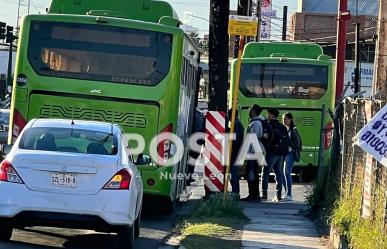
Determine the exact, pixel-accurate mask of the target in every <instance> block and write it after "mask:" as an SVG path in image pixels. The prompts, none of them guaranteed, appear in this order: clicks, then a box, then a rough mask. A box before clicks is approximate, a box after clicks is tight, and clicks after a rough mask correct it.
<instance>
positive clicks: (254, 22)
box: [228, 15, 258, 36]
mask: <svg viewBox="0 0 387 249" xmlns="http://www.w3.org/2000/svg"><path fill="white" fill-rule="evenodd" d="M257 28H258V17H252V16H237V15H230V19H229V22H228V33H229V35H240V36H257Z"/></svg>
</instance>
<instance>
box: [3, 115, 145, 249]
mask: <svg viewBox="0 0 387 249" xmlns="http://www.w3.org/2000/svg"><path fill="white" fill-rule="evenodd" d="M147 159H148V158H146V159H144V160H145V161H147ZM144 160H142V161H144ZM144 163H147V162H144ZM142 197H143V187H142V181H141V178H140V174H139V172H138V170H137V168H136V166H135V164H134V162H133V158H132V156H131V154H130V149H129V147H128V141H127V140H126V138H125V136H124V133H123V131H122V130H121V128H120V127H119V126H118V125H112V124H108V123H102V122H88V121H78V120H58V119H34V120H31V121H30V122H29V123H28V124H27V126H26V127H25V128H24V130H23V131H22V133H21V134H20V136H19V137H18V139H17V140H16V142H15V144H14V145H13V146H12V149H11V150H10V152H9V154H8V155H7V156H6V158H5V160H4V161H2V162H1V166H0V240H9V239H10V238H11V235H12V230H13V228H20V227H21V228H23V227H31V226H53V227H67V228H79V229H92V230H96V231H102V232H114V233H117V235H118V240H117V241H118V245H119V247H121V248H132V247H133V244H134V238H135V237H136V236H139V231H140V214H141V207H142Z"/></svg>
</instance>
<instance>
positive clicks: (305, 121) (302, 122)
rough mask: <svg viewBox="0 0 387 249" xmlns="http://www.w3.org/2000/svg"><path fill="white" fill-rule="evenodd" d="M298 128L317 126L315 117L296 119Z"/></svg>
mask: <svg viewBox="0 0 387 249" xmlns="http://www.w3.org/2000/svg"><path fill="white" fill-rule="evenodd" d="M296 125H297V126H316V118H315V117H296Z"/></svg>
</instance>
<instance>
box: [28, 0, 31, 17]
mask: <svg viewBox="0 0 387 249" xmlns="http://www.w3.org/2000/svg"><path fill="white" fill-rule="evenodd" d="M30 9H31V0H28V11H27V13H28V14H30Z"/></svg>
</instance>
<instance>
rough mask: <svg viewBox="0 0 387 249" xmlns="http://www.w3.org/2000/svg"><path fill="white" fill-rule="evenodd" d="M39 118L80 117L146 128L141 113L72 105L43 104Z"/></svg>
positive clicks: (127, 126) (144, 117) (125, 126)
mask: <svg viewBox="0 0 387 249" xmlns="http://www.w3.org/2000/svg"><path fill="white" fill-rule="evenodd" d="M40 117H41V118H64V119H82V120H95V121H101V122H109V123H115V124H119V125H121V126H122V127H123V128H146V125H147V119H146V116H145V114H143V113H134V112H125V113H124V112H119V111H108V110H101V109H91V108H79V107H72V106H59V105H43V106H42V108H41V109H40Z"/></svg>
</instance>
